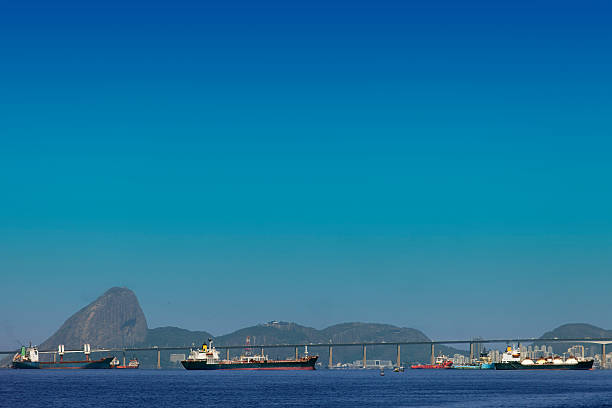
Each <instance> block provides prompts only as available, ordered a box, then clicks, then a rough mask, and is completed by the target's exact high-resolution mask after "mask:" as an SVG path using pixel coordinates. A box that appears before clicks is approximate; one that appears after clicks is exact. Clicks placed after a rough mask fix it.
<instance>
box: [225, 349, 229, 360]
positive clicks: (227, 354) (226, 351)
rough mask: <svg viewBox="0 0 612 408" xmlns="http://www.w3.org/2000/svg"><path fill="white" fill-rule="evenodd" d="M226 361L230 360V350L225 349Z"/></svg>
mask: <svg viewBox="0 0 612 408" xmlns="http://www.w3.org/2000/svg"><path fill="white" fill-rule="evenodd" d="M225 359H226V360H229V348H227V349H225Z"/></svg>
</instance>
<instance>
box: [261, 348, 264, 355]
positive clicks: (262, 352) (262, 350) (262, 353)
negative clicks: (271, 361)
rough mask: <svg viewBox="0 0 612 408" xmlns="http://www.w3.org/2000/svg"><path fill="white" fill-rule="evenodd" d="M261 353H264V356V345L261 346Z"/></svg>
mask: <svg viewBox="0 0 612 408" xmlns="http://www.w3.org/2000/svg"><path fill="white" fill-rule="evenodd" d="M261 355H262V356H263V355H264V349H263V347H262V348H261Z"/></svg>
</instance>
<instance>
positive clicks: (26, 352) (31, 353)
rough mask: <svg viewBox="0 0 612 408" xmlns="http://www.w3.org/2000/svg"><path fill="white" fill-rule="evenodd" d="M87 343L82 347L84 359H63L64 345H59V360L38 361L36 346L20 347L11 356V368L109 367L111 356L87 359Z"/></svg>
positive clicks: (72, 368)
mask: <svg viewBox="0 0 612 408" xmlns="http://www.w3.org/2000/svg"><path fill="white" fill-rule="evenodd" d="M89 350H90V349H89V345H88V344H86V345H85V348H84V353H85V360H76V361H65V360H64V346H63V345H60V346H59V352H58V354H59V356H60V361H40V360H39V352H38V348H37V347H36V346H34V347H32V346H29V347H21V351H20V352H19V353H17V354H15V356H14V357H13V364H12V367H13V368H17V369H60V370H61V369H71V370H74V369H104V368H111V366H110V362H111V361H112V359H113V357H104V358H101V359H99V360H90V359H89V353H90V352H89Z"/></svg>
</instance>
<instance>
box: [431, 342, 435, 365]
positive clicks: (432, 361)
mask: <svg viewBox="0 0 612 408" xmlns="http://www.w3.org/2000/svg"><path fill="white" fill-rule="evenodd" d="M435 353H436V352H435V349H434V344H433V343H431V364H434V363H435V362H436V354H435Z"/></svg>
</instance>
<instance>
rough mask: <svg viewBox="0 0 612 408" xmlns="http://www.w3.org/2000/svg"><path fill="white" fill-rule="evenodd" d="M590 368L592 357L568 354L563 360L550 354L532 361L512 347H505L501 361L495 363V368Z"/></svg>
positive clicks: (591, 366)
mask: <svg viewBox="0 0 612 408" xmlns="http://www.w3.org/2000/svg"><path fill="white" fill-rule="evenodd" d="M592 368H593V360H592V359H584V360H582V359H581V360H579V359H577V358H576V357H574V356H570V357H569V358H567V359H566V360H564V359H562V358H561V357H559V356H554V357H552V356H551V357H541V358H538V359H536V360H535V361H534V360H533V359H531V358H521V352H520V351H519V350H516V349H513V348H512V347H508V348H507V349H506V351H505V352H504V354H503V355H502V361H501V363H495V369H496V370H591V369H592Z"/></svg>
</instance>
